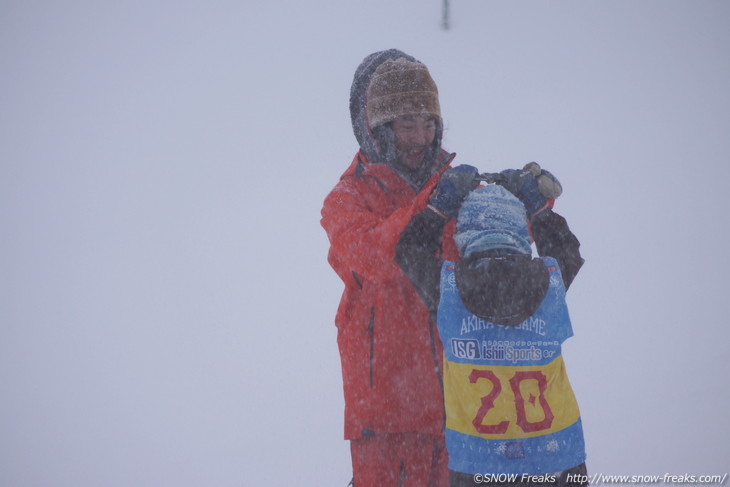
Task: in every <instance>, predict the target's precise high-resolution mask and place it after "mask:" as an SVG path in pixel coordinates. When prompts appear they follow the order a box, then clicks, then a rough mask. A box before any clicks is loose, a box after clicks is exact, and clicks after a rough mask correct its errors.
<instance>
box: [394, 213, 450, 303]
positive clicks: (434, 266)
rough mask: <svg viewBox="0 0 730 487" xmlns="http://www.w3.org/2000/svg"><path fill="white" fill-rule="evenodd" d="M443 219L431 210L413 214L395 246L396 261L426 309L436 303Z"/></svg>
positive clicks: (439, 276)
mask: <svg viewBox="0 0 730 487" xmlns="http://www.w3.org/2000/svg"><path fill="white" fill-rule="evenodd" d="M446 221H447V220H446V219H445V218H444V217H443V216H441V215H439V214H437V213H435V212H434V211H433V210H431V209H426V210H423V211H422V212H420V213H418V214H416V215H414V216H413V218H412V219H411V221H410V222H409V223H408V225H407V226H406V228H405V229H404V230H403V232H401V235H400V240H399V241H398V244H397V245H396V247H395V261H396V263H397V264H398V265H399V266H400V268H401V269H402V270H403V272H404V273H405V274H406V276H408V279H409V280H410V281H411V284H413V287H415V288H416V291H417V292H418V295H419V296H420V297H421V299H422V300H423V301H424V303H426V306H428V308H429V310H430V311H432V312H435V311H436V309H437V308H438V304H439V296H440V290H439V281H440V279H441V265H442V263H443V261H442V259H441V258H440V257H439V250H440V248H441V241H442V234H443V231H444V226H445V224H446Z"/></svg>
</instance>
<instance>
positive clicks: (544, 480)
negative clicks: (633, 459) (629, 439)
mask: <svg viewBox="0 0 730 487" xmlns="http://www.w3.org/2000/svg"><path fill="white" fill-rule="evenodd" d="M523 199H524V198H523ZM531 206H532V208H533V211H534V212H533V213H531V215H530V216H531V223H532V229H533V231H534V233H535V234H536V244H537V247H538V250H542V252H541V255H545V257H543V258H532V247H531V243H532V235H531V232H530V227H529V225H528V218H527V212H526V210H525V206H524V205H523V203H522V202H521V201H520V200H519V199H518V198H516V197H515V196H514V195H513V194H512V193H511V192H510V191H508V190H506V189H505V188H504V187H502V186H499V185H489V186H486V187H483V188H479V189H477V190H474V191H472V192H471V193H470V194H469V195H468V196H467V197H466V199H465V200H464V202H463V205H462V206H461V210H460V212H459V216H458V219H457V223H456V233H455V235H454V241H455V243H456V246H457V248H458V251H459V255H460V258H459V259H458V261H457V262H449V261H446V262H443V264H442V266H441V273H440V285H439V289H438V290H434V289H433V285H432V284H429V281H432V280H433V276H432V277H431V278H430V279H429V278H424V276H427V275H428V274H429V272H425V271H424V270H423V268H424V267H428V265H426V264H425V261H426V260H427V259H426V255H428V254H429V250H428V249H427V248H424V247H420V248H415V247H412V246H411V247H409V246H408V242H409V241H410V240H411V238H410V236H409V235H410V232H414V231H419V230H420V231H423V230H424V229H426V230H427V226H423V227H422V228H420V229H419V228H417V227H415V226H414V227H412V228H410V229H406V231H404V235H403V236H402V238H401V244H400V249H399V250H400V255H401V266H402V267H403V268H404V270H406V272H407V274H408V275H409V276H410V277H411V279H412V280H414V278H420V279H418V280H419V283H420V286H419V285H418V283H417V288H418V289H419V292H420V294H421V295H422V297H423V298H424V299H425V300H426V302H427V303H429V304H430V305H431V307H432V309H435V310H436V311H437V319H436V321H437V325H438V332H439V335H440V338H441V342H442V344H443V348H444V366H443V380H444V401H445V406H446V443H447V450H448V454H449V470H450V485H451V487H462V486H472V485H483V484H489V485H525V486H526V485H586V484H587V479H586V468H585V463H584V461H585V446H584V441H583V432H582V427H581V420H580V413H579V410H578V405H577V402H576V400H575V396H574V395H573V392H572V389H571V387H570V384H569V382H568V378H567V375H566V372H565V366H564V363H563V359H562V355H561V344H562V342H563V341H565V340H566V339H567V338H568V337H570V336H571V335H572V328H571V323H570V318H569V315H568V310H567V306H566V303H565V290H566V287H567V286H568V285H569V284H570V282H571V281H572V280H573V278H574V277H575V274H576V273H577V270H578V269H579V268H580V265H581V264H582V262H583V259H582V258H581V257H580V254H579V252H578V247H579V243H578V241H577V239H575V237H574V236H573V234H572V233H571V232H570V230H569V229H568V227H567V224H566V223H565V220H564V219H563V218H562V217H560V216H559V215H557V214H555V213H553V212H552V210H551V209H547V207H545V206H544V205H543V204H542V202H541V203H540V205H531ZM409 251H410V252H409ZM406 254H408V255H409V258H404V257H403V256H405V255H406ZM431 255H433V254H431ZM416 262H418V265H419V269H420V271H418V272H409V271H408V269H413V267H414V266H415V265H416ZM409 264H410V266H409ZM430 265H431V266H432V265H433V264H430ZM561 270H562V272H561ZM414 282H415V281H414ZM429 286H430V288H429ZM436 303H438V304H436Z"/></svg>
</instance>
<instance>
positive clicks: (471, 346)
mask: <svg viewBox="0 0 730 487" xmlns="http://www.w3.org/2000/svg"><path fill="white" fill-rule="evenodd" d="M451 353H453V354H454V357H456V358H465V359H477V358H479V342H478V341H477V340H462V339H459V338H452V339H451Z"/></svg>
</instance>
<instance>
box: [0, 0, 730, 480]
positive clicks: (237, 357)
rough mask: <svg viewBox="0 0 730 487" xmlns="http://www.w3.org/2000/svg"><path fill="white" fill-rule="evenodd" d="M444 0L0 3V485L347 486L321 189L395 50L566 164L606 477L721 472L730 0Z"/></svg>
mask: <svg viewBox="0 0 730 487" xmlns="http://www.w3.org/2000/svg"><path fill="white" fill-rule="evenodd" d="M451 4H452V10H451V14H452V15H451V16H452V29H451V30H450V31H443V30H441V29H440V27H439V23H440V14H441V11H440V8H441V2H440V1H438V0H430V1H427V2H425V1H423V0H371V1H368V2H362V1H359V2H354V1H337V2H335V1H330V2H325V1H314V2H299V1H285V2H233V1H210V2H172V1H156V2H155V1H152V2H150V1H131V2H116V3H105V4H104V5H103V6H102V5H101V4H99V3H98V2H90V1H87V2H83V1H67V2H44V1H38V2H20V1H3V2H1V3H0V74H1V75H0V107H2V109H1V110H0V227H1V228H2V236H1V237H0V274H1V275H2V276H3V279H1V280H0V296H1V297H0V390H2V401H0V485H8V486H11V485H12V486H14V487H26V486H27V487H30V486H33V487H36V486H44V487H45V486H54V487H56V486H59V487H67V486H68V487H77V486H80V485H89V486H91V485H100V486H105V487H106V486H109V487H116V486H120V487H121V486H125V487H126V486H130V485H135V486H138V487H146V486H150V487H151V486H159V485H176V486H179V487H188V486H190V487H192V486H203V485H205V486H225V487H229V486H230V487H233V486H235V487H241V486H258V485H276V484H278V483H281V484H282V485H283V484H285V483H296V485H302V486H329V485H332V486H340V485H341V486H344V485H346V484H347V482H348V481H349V479H350V475H351V473H350V472H351V469H350V465H349V451H348V445H347V443H346V442H345V441H344V440H342V410H343V401H342V392H341V377H340V370H339V356H338V353H337V348H336V342H335V339H336V334H335V327H334V324H333V321H334V314H335V309H336V306H337V303H338V300H339V293H340V291H341V285H340V283H339V282H338V280H337V278H336V276H335V275H334V272H332V271H331V269H330V268H329V267H328V265H327V263H326V252H327V240H326V237H325V235H324V231H323V230H322V229H321V227H320V226H319V209H320V207H321V203H322V200H323V198H324V196H325V195H326V193H327V192H328V191H329V189H330V188H331V187H332V186H333V185H334V184H335V182H336V180H337V178H338V177H339V175H340V173H341V172H342V171H343V170H344V169H345V168H346V166H347V164H349V162H350V160H351V158H352V156H353V155H354V153H355V151H356V142H355V139H354V137H353V135H352V133H351V129H350V121H349V114H348V111H347V106H348V96H349V86H350V82H351V80H352V75H353V73H354V70H355V68H356V67H357V65H358V64H359V63H360V61H361V60H362V58H363V57H365V56H366V55H367V54H369V53H371V52H373V51H376V50H381V49H386V48H391V47H396V48H399V49H401V50H404V51H406V52H408V53H409V54H412V55H414V56H415V57H417V58H418V59H420V60H421V61H423V62H424V63H426V64H427V65H428V66H429V69H430V70H431V73H432V75H433V77H434V78H435V80H436V82H437V84H438V86H439V90H440V94H441V105H442V112H443V115H444V118H445V121H446V128H447V132H446V136H445V141H444V146H445V148H447V149H448V150H452V151H455V152H457V154H458V156H457V162H458V163H469V164H473V165H476V166H477V167H479V168H480V169H481V170H483V171H496V170H500V169H503V168H506V167H520V166H522V165H523V164H524V163H526V162H529V161H531V160H536V161H538V162H540V163H541V164H542V165H543V166H544V167H546V168H548V169H550V170H551V171H552V172H553V173H554V174H556V175H557V176H558V177H559V178H560V179H561V182H562V183H563V186H564V188H565V193H564V195H563V196H562V197H561V199H560V200H559V201H558V203H557V206H556V209H557V211H558V212H560V213H561V214H563V215H564V216H566V217H567V218H568V220H569V222H570V224H571V227H572V229H573V230H574V231H575V233H576V234H577V235H578V237H579V238H580V239H581V242H582V243H583V247H582V251H583V254H584V256H585V258H586V259H587V264H586V265H585V266H584V268H583V269H582V271H581V274H580V275H579V276H578V278H577V279H576V281H575V283H574V284H573V286H572V288H571V290H570V293H569V304H570V306H571V315H572V318H573V327H574V330H575V337H573V338H572V339H571V340H570V341H569V342H568V343H567V344H566V346H565V349H564V350H565V357H566V363H567V366H568V372H569V375H570V377H571V382H572V383H573V386H574V389H575V391H576V394H577V396H578V400H579V403H580V406H581V411H582V416H583V424H584V427H585V433H586V442H587V447H588V454H589V459H588V467H589V471H591V472H601V473H605V474H632V475H644V474H664V473H674V474H684V473H689V474H697V475H701V474H716V473H725V472H727V470H728V462H727V459H728V456H727V451H728V449H727V442H726V438H727V436H728V435H729V434H730V419H728V418H729V417H728V415H727V414H726V412H725V409H726V406H727V404H728V401H729V400H730V392H728V391H729V390H730V388H729V387H728V386H729V385H730V373H728V367H727V362H726V360H727V359H726V357H727V352H726V344H727V342H728V339H730V332H729V331H728V324H729V323H728V319H727V317H726V313H725V310H724V305H725V304H726V301H727V297H728V293H727V290H726V288H725V282H726V280H727V276H728V272H730V262H729V260H728V257H727V253H726V247H727V245H726V242H725V238H726V236H727V230H726V228H725V226H726V224H727V221H728V218H727V216H726V212H727V211H726V203H727V201H726V200H727V198H726V197H725V195H726V193H727V191H726V184H727V181H728V176H730V136H728V134H730V95H729V92H730V90H728V86H730V58H729V57H728V52H729V49H730V29H728V28H727V26H728V24H729V21H730V4H729V3H727V2H724V1H722V0H717V1H709V0H693V1H689V0H684V1H676V0H646V1H642V2H635V1H628V0H611V1H605V0H604V1H594V2H585V1H579V0H574V1H573V0H571V1H565V0H559V1H551V2H537V1H523V2H511V1H506V0H505V1H489V2H485V1H483V0H452V1H451Z"/></svg>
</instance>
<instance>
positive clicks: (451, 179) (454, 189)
mask: <svg viewBox="0 0 730 487" xmlns="http://www.w3.org/2000/svg"><path fill="white" fill-rule="evenodd" d="M478 175H479V171H478V170H477V168H476V167H474V166H469V165H468V164H462V165H460V166H456V167H453V168H451V169H447V170H446V171H445V172H444V174H443V175H442V176H441V181H439V183H438V184H437V185H436V188H435V190H434V192H433V194H432V195H431V198H430V199H429V201H428V203H429V205H430V206H432V207H433V208H435V209H436V210H437V211H438V212H440V213H442V214H443V215H445V216H448V217H456V215H457V214H458V213H459V208H461V203H462V201H464V198H465V197H466V195H467V194H469V191H471V190H473V189H475V188H476V187H477V186H479V180H478V179H477V176H478Z"/></svg>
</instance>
